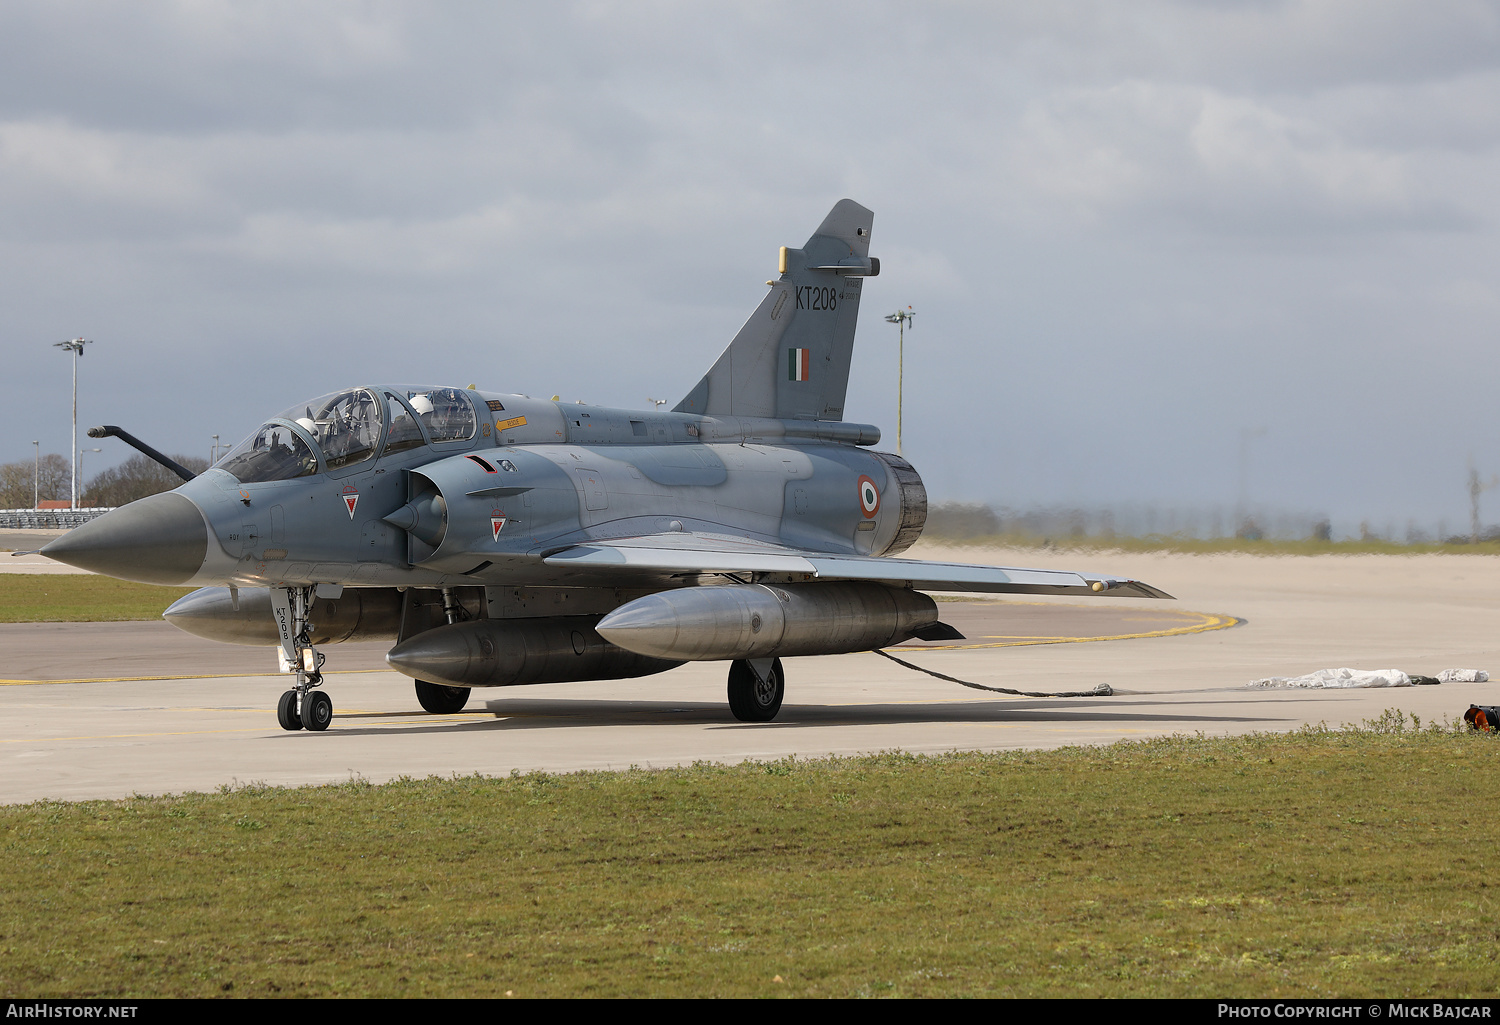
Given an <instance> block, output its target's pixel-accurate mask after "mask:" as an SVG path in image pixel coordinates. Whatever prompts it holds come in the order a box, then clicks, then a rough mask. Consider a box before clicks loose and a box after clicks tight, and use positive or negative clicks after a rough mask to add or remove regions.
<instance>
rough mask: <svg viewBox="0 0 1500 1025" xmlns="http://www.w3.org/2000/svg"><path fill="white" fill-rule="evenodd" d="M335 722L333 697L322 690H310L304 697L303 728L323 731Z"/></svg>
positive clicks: (317, 731)
mask: <svg viewBox="0 0 1500 1025" xmlns="http://www.w3.org/2000/svg"><path fill="white" fill-rule="evenodd" d="M331 722H333V699H332V698H330V697H329V696H328V695H327V694H324V693H323V692H322V691H320V690H314V691H308V693H307V697H305V698H303V699H302V728H303V729H305V730H309V731H311V732H313V733H321V732H323V731H324V730H326V729H328V724H329V723H331Z"/></svg>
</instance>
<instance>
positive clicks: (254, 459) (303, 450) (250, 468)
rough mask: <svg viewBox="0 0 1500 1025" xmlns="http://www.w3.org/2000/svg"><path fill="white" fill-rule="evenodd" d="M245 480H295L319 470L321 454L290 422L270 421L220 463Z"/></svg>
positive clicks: (245, 481)
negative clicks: (277, 422)
mask: <svg viewBox="0 0 1500 1025" xmlns="http://www.w3.org/2000/svg"><path fill="white" fill-rule="evenodd" d="M219 468H220V469H223V470H228V471H229V472H230V473H232V474H234V475H235V477H237V478H238V479H239V482H240V483H241V484H256V483H259V482H261V481H268V480H291V479H292V478H293V477H306V476H308V475H310V474H314V473H317V472H318V457H317V456H315V455H314V454H313V450H312V449H311V448H310V447H309V446H308V444H307V442H305V441H303V440H302V439H301V438H300V437H298V436H297V432H296V431H294V430H292V429H291V428H290V427H288V426H287V425H286V424H276V423H268V424H266V425H265V426H264V427H262V428H261V429H260V430H258V431H256V432H255V433H254V434H252V435H250V437H248V438H246V439H245V440H244V441H242V442H240V443H239V444H238V445H236V446H235V447H234V448H233V449H232V450H231V451H230V453H229V454H228V455H227V456H225V457H224V459H223V460H222V461H221V462H220V463H219Z"/></svg>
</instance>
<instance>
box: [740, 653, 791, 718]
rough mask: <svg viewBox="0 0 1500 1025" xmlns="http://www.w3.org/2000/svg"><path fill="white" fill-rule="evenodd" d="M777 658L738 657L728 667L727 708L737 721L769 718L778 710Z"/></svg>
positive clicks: (782, 691)
mask: <svg viewBox="0 0 1500 1025" xmlns="http://www.w3.org/2000/svg"><path fill="white" fill-rule="evenodd" d="M785 696H786V677H785V676H783V675H782V672H781V659H779V658H776V659H771V658H757V659H748V660H747V659H740V660H738V661H736V662H734V663H732V664H731V665H730V667H729V710H730V711H731V712H733V713H734V717H735V718H736V719H738V720H739V721H740V722H770V721H771V720H772V719H774V718H776V713H777V712H779V711H781V699H782V698H783V697H785Z"/></svg>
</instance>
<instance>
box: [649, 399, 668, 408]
mask: <svg viewBox="0 0 1500 1025" xmlns="http://www.w3.org/2000/svg"><path fill="white" fill-rule="evenodd" d="M646 401H647V402H649V403H651V404H652V406H653V408H655V409H660V408H661V407H662V406H665V405H666V404H667V400H666V399H653V398H650V397H648V398H647V399H646Z"/></svg>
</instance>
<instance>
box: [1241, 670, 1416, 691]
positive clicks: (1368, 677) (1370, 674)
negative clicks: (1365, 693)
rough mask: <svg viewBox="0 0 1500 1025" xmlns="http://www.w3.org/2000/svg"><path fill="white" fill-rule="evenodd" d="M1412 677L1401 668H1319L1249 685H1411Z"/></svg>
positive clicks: (1272, 688)
mask: <svg viewBox="0 0 1500 1025" xmlns="http://www.w3.org/2000/svg"><path fill="white" fill-rule="evenodd" d="M1411 685H1412V683H1411V677H1410V676H1407V675H1406V674H1405V673H1403V672H1402V671H1401V670H1399V669H1319V670H1318V671H1317V672H1315V673H1308V674H1307V675H1306V676H1270V677H1267V678H1266V679H1264V680H1251V681H1250V683H1249V684H1248V686H1250V687H1259V688H1262V689H1264V690H1276V689H1279V688H1282V687H1305V688H1308V689H1318V688H1330V689H1331V688H1340V687H1410V686H1411Z"/></svg>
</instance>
